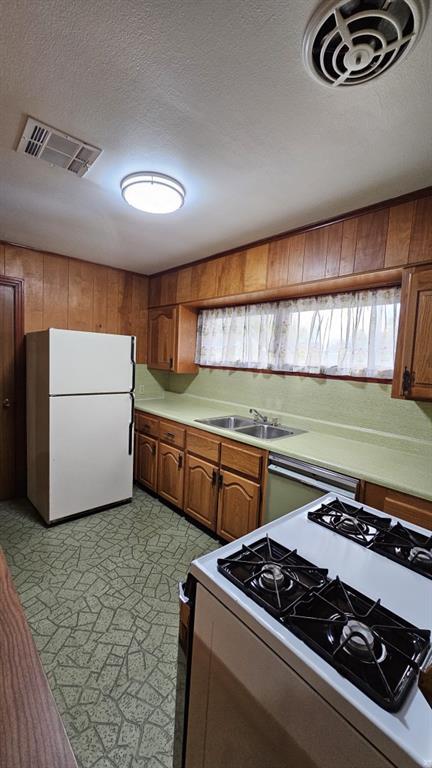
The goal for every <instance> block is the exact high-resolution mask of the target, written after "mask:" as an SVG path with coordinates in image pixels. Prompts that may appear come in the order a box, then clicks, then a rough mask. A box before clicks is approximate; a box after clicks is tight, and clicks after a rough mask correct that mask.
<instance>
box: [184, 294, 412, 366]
mask: <svg viewBox="0 0 432 768" xmlns="http://www.w3.org/2000/svg"><path fill="white" fill-rule="evenodd" d="M399 309H400V288H385V289H376V290H368V291H356V292H352V293H339V294H334V295H330V296H314V297H308V298H301V299H292V300H289V301H278V302H272V303H269V304H250V305H246V306H241V307H225V308H221V309H205V310H203V311H201V312H200V314H199V318H198V334H197V346H196V357H195V360H196V362H197V363H198V365H210V366H220V367H230V368H261V369H268V370H273V371H295V372H299V373H302V372H303V373H321V374H327V375H332V376H359V377H368V378H384V379H388V378H391V377H392V376H393V365H394V357H395V351H396V337H397V329H398V323H399Z"/></svg>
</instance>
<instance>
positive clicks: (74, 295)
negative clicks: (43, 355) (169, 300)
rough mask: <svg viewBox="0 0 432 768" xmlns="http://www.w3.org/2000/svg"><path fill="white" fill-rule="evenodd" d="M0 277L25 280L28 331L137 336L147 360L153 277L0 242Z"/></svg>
mask: <svg viewBox="0 0 432 768" xmlns="http://www.w3.org/2000/svg"><path fill="white" fill-rule="evenodd" d="M0 272H2V273H4V274H6V275H9V276H10V277H21V278H23V279H24V331H25V333H28V332H29V331H40V330H43V329H45V328H70V329H72V330H75V331H97V332H100V333H124V334H131V335H132V334H134V335H135V336H136V337H137V361H138V362H139V363H144V362H146V360H147V314H148V312H147V306H148V278H147V277H145V276H144V275H137V274H134V273H132V272H126V271H125V270H121V269H114V268H112V267H106V266H103V265H100V264H93V263H91V262H88V261H80V260H78V259H72V258H69V257H67V256H58V255H55V254H52V253H42V252H41V251H34V250H32V249H30V248H21V247H19V246H15V245H9V244H8V243H0Z"/></svg>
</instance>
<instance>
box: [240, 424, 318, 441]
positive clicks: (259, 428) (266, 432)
mask: <svg viewBox="0 0 432 768" xmlns="http://www.w3.org/2000/svg"><path fill="white" fill-rule="evenodd" d="M236 432H238V433H239V434H241V435H251V437H258V438H259V439H260V440H277V439H278V438H280V437H291V436H292V435H301V434H303V433H304V429H291V427H285V426H280V427H274V426H273V425H272V424H252V425H251V426H250V427H241V428H240V429H236Z"/></svg>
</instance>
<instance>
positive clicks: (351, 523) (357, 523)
mask: <svg viewBox="0 0 432 768" xmlns="http://www.w3.org/2000/svg"><path fill="white" fill-rule="evenodd" d="M334 525H335V528H339V529H340V530H341V531H344V533H357V534H361V535H362V536H365V535H367V534H368V533H369V526H368V525H366V523H363V522H362V520H356V518H355V517H353V516H352V515H336V516H335V521H334Z"/></svg>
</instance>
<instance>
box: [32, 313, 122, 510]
mask: <svg viewBox="0 0 432 768" xmlns="http://www.w3.org/2000/svg"><path fill="white" fill-rule="evenodd" d="M26 365H27V495H28V497H29V499H30V501H31V502H32V504H33V505H34V506H35V507H36V509H37V510H38V512H39V513H40V514H41V515H42V517H43V518H44V520H45V521H46V522H47V523H52V522H54V521H56V520H60V519H62V518H66V517H70V516H71V515H76V514H79V513H81V512H87V511H90V510H96V509H99V508H101V507H106V506H110V505H114V504H117V503H119V502H122V501H126V500H128V499H130V498H131V497H132V483H133V477H132V476H133V442H134V440H133V437H134V436H133V421H134V418H133V411H134V409H133V406H134V394H133V393H134V386H135V337H134V336H118V335H114V334H107V333H85V332H82V331H65V330H58V329H56V328H50V329H49V330H47V331H37V332H35V333H28V334H27V336H26Z"/></svg>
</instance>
